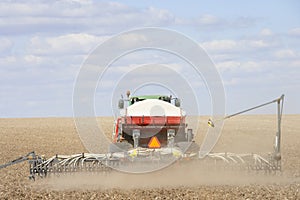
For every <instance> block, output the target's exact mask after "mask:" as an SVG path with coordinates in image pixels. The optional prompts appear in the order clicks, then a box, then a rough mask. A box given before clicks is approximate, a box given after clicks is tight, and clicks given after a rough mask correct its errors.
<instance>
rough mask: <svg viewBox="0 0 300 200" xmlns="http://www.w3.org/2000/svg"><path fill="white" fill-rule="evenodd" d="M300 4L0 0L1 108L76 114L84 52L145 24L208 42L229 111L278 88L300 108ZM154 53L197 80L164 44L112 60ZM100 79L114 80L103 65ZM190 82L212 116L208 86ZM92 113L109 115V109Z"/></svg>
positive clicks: (2, 111) (269, 96)
mask: <svg viewBox="0 0 300 200" xmlns="http://www.w3.org/2000/svg"><path fill="white" fill-rule="evenodd" d="M299 11H300V2H299V1H296V0H294V1H293V0H287V1H269V0H267V1H257V0H254V1H233V0H229V1H216V0H211V1H191V0H187V1H171V0H154V1H146V0H124V1H96V0H61V1H46V0H45V1H43V0H42V1H36V0H27V1H22V0H20V1H6V0H4V1H1V2H0V117H1V118H6V117H16V118H19V117H62V116H72V115H73V105H72V103H73V90H74V83H75V81H76V78H77V75H78V73H79V70H80V68H81V66H82V65H83V63H84V62H85V60H86V59H87V58H88V56H89V54H91V52H93V50H94V49H95V48H96V47H97V46H99V44H101V43H102V42H104V41H106V40H108V39H109V38H112V37H113V36H115V35H117V34H119V33H121V32H124V31H129V30H132V29H137V28H143V27H158V28H165V29H170V30H174V31H177V32H179V33H181V34H184V35H186V36H187V37H189V38H191V39H193V40H194V41H195V42H197V43H198V44H199V45H200V46H201V47H202V48H204V50H205V51H206V52H207V54H208V55H209V57H210V58H211V59H212V61H213V62H214V64H215V66H216V68H217V69H218V71H219V73H220V76H221V79H222V81H223V84H224V89H225V94H226V103H225V105H226V113H227V114H231V113H234V112H237V111H240V110H241V109H246V108H248V107H251V106H255V105H257V104H260V103H264V102H267V101H269V100H273V99H274V98H277V97H279V96H280V95H281V94H285V95H286V96H285V97H286V99H285V100H286V101H285V105H284V113H285V114H300V106H299V102H300V92H299V91H300V79H299V77H300V20H299V19H300V12H299ZM154 54H155V55H156V57H155V59H156V60H155V62H156V63H158V64H165V65H168V66H171V68H172V67H173V68H174V69H175V70H177V71H178V72H182V74H185V73H186V75H185V77H186V78H187V79H193V77H192V76H193V74H192V72H191V73H189V72H188V71H185V70H183V69H182V66H183V65H185V63H182V61H180V60H178V59H177V58H173V57H172V56H170V55H167V54H165V53H162V52H160V53H157V52H156V53H152V54H151V52H150V53H149V52H144V54H143V55H142V56H140V57H139V54H136V55H135V56H134V55H129V56H128V57H126V58H122V59H120V60H119V61H118V62H116V63H114V64H115V66H123V67H124V66H125V67H126V69H131V67H133V68H134V66H137V65H145V64H149V63H153V62H154V61H153V55H154ZM130 56H131V57H130ZM133 57H134V58H133ZM141 58H142V59H141ZM147 73H149V72H148V71H144V75H145V76H147ZM162 78H163V75H162ZM199 82H203V80H200V81H199ZM106 83H111V84H114V83H115V77H114V76H113V75H109V74H108V75H107V76H106ZM200 85H202V84H200ZM202 86H203V85H202ZM99 88H100V89H101V87H99ZM154 88H155V89H157V92H161V91H160V89H161V88H160V89H158V88H157V87H154ZM204 88H205V87H204ZM146 89H147V88H146ZM194 89H195V90H197V91H198V96H199V99H200V100H199V101H200V102H201V100H202V99H203V101H202V105H201V106H200V107H201V109H200V112H201V113H203V114H204V115H209V114H210V112H211V109H209V108H207V107H210V106H207V104H209V98H210V97H209V92H208V91H205V90H204V89H203V87H201V86H199V88H198V87H197V86H195V88H194ZM152 90H154V89H153V88H152ZM109 91H110V90H109V89H107V90H97V91H96V94H95V98H96V102H98V103H99V104H102V103H103V102H109V101H111V99H110V98H109V97H110V93H109ZM140 92H141V91H140ZM141 93H142V92H141ZM124 94H125V91H124ZM183 103H184V102H183ZM183 105H184V104H183ZM186 106H188V105H186ZM112 107H113V106H112ZM96 108H97V105H96ZM275 108H276V107H275V105H274V106H269V107H267V108H262V109H261V110H257V111H255V112H253V113H261V114H264V113H266V114H269V113H275V111H276V110H275ZM97 113H98V114H99V115H111V114H112V109H111V108H110V107H109V106H108V107H106V108H104V109H102V110H101V111H100V112H97Z"/></svg>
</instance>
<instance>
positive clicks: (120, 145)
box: [108, 142, 132, 153]
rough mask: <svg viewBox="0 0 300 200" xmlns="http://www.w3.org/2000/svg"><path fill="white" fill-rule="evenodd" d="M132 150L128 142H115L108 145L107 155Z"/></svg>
mask: <svg viewBox="0 0 300 200" xmlns="http://www.w3.org/2000/svg"><path fill="white" fill-rule="evenodd" d="M131 148H132V145H131V144H129V143H128V142H117V143H112V144H110V145H109V150H108V151H109V153H116V152H127V151H128V150H129V149H131Z"/></svg>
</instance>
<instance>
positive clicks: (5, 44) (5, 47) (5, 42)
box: [0, 37, 13, 53]
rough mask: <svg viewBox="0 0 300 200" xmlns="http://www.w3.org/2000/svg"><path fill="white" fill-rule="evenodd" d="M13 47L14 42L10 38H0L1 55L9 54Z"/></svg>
mask: <svg viewBox="0 0 300 200" xmlns="http://www.w3.org/2000/svg"><path fill="white" fill-rule="evenodd" d="M12 45H13V43H12V41H11V40H9V39H8V38H4V37H3V38H0V53H7V52H8V51H9V50H10V49H11V47H12Z"/></svg>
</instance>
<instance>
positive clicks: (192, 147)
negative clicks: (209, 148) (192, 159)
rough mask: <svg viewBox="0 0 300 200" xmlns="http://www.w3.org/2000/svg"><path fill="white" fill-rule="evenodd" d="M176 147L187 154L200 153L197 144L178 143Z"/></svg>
mask: <svg viewBox="0 0 300 200" xmlns="http://www.w3.org/2000/svg"><path fill="white" fill-rule="evenodd" d="M176 146H177V147H179V148H180V149H181V150H182V151H183V152H185V153H198V152H199V150H200V146H199V145H198V144H197V143H195V142H178V143H176Z"/></svg>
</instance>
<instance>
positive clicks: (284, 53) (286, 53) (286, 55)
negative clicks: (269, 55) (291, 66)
mask: <svg viewBox="0 0 300 200" xmlns="http://www.w3.org/2000/svg"><path fill="white" fill-rule="evenodd" d="M274 56H275V57H276V58H279V59H290V58H297V57H298V56H297V54H296V53H295V52H294V51H293V50H291V49H283V50H277V51H275V53H274Z"/></svg>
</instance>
